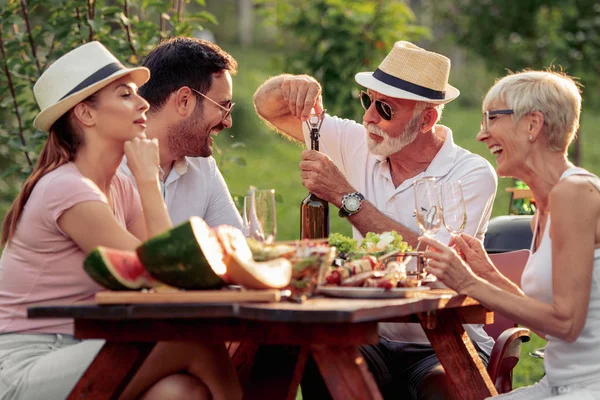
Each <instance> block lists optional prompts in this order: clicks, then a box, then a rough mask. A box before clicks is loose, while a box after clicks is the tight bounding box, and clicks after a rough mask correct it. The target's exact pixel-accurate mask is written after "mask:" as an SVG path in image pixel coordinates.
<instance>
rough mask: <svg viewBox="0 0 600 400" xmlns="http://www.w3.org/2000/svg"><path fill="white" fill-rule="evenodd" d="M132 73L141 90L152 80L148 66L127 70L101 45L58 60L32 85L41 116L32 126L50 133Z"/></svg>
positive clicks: (79, 50) (36, 118)
mask: <svg viewBox="0 0 600 400" xmlns="http://www.w3.org/2000/svg"><path fill="white" fill-rule="evenodd" d="M129 74H131V78H132V79H133V81H134V82H135V84H136V85H137V86H138V87H139V86H141V85H143V84H144V83H146V81H147V80H148V79H149V78H150V71H149V70H148V68H145V67H137V68H126V67H124V66H123V64H121V63H120V62H119V60H117V58H116V57H115V56H113V55H112V53H111V52H110V51H108V49H106V47H104V46H103V45H102V44H101V43H100V42H90V43H86V44H84V45H82V46H79V47H77V48H76V49H74V50H71V51H70V52H68V53H67V54H65V55H64V56H62V57H60V58H59V59H58V60H56V61H55V62H54V63H53V64H52V65H50V67H48V69H47V70H46V71H44V73H43V74H42V76H40V78H39V79H38V80H37V82H36V83H35V85H34V86H33V94H34V95H35V100H36V101H37V103H38V105H39V106H40V109H41V111H40V113H39V114H38V115H37V117H35V120H34V121H33V126H35V127H36V128H37V129H40V130H42V131H44V132H48V131H49V130H50V127H51V126H52V124H54V122H56V120H57V119H59V118H60V117H61V116H63V115H64V114H65V113H66V112H67V111H69V110H70V109H71V108H73V107H75V106H76V105H77V104H78V103H80V102H81V101H83V100H85V99H86V98H87V97H89V96H91V95H92V94H94V93H96V92H97V91H98V90H100V89H102V88H103V87H105V86H107V85H109V84H110V83H111V82H113V81H115V80H117V79H119V78H121V77H123V76H125V75H129Z"/></svg>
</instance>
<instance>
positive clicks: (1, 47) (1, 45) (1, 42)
mask: <svg viewBox="0 0 600 400" xmlns="http://www.w3.org/2000/svg"><path fill="white" fill-rule="evenodd" d="M2 34H3V27H2V24H0V53H2V60H3V61H4V65H3V67H4V73H5V74H6V81H7V83H8V89H9V91H10V95H11V97H12V100H13V106H14V107H15V115H16V116H17V123H18V125H19V138H20V139H21V144H22V145H23V147H25V146H26V145H27V142H26V141H25V135H24V134H23V121H21V114H20V113H19V104H18V103H17V95H16V93H15V86H14V85H13V82H12V76H11V74H10V70H9V69H8V61H7V59H6V52H5V51H4V38H3V35H2ZM23 153H24V154H25V158H26V159H27V163H28V164H29V166H30V167H32V166H33V162H31V158H29V153H28V152H27V150H23Z"/></svg>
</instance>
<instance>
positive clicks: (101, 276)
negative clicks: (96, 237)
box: [83, 246, 142, 290]
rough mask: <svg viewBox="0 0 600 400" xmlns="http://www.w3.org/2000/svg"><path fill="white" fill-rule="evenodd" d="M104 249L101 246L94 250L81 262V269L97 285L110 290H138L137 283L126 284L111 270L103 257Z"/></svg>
mask: <svg viewBox="0 0 600 400" xmlns="http://www.w3.org/2000/svg"><path fill="white" fill-rule="evenodd" d="M105 251H106V249H105V248H104V247H102V246H100V247H97V248H95V249H94V250H93V251H92V252H91V253H90V254H88V256H87V257H86V258H85V260H84V261H83V269H84V270H85V272H87V274H88V275H89V276H90V277H91V278H92V279H93V280H95V281H96V282H97V283H98V284H100V285H102V286H104V287H105V288H107V289H110V290H132V289H140V288H141V287H142V285H141V284H140V283H139V282H137V281H136V282H127V281H125V280H123V279H121V277H120V276H119V274H118V273H117V272H116V271H114V270H113V269H112V265H111V263H110V261H109V260H108V259H107V258H106V257H105V255H104V252H105Z"/></svg>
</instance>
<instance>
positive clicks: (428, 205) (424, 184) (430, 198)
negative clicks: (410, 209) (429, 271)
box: [414, 178, 442, 274]
mask: <svg viewBox="0 0 600 400" xmlns="http://www.w3.org/2000/svg"><path fill="white" fill-rule="evenodd" d="M414 187H415V216H416V218H417V225H419V229H420V230H421V234H422V235H423V236H433V235H435V234H436V233H437V232H438V231H439V230H440V227H441V226H442V213H441V210H440V206H439V204H440V202H439V196H438V187H437V179H436V178H423V179H419V180H416V181H415V183H414ZM420 245H421V242H419V243H418V244H417V248H416V249H415V251H416V252H418V251H419V246H420ZM417 258H419V257H417ZM425 263H427V261H425ZM416 272H417V273H418V274H420V273H421V272H423V271H422V270H421V263H420V262H418V263H417V265H416Z"/></svg>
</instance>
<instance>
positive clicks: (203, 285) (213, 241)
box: [136, 217, 227, 289]
mask: <svg viewBox="0 0 600 400" xmlns="http://www.w3.org/2000/svg"><path fill="white" fill-rule="evenodd" d="M136 251H137V254H138V256H139V257H140V260H141V261H142V263H143V264H144V266H145V267H146V270H147V271H148V272H149V273H150V275H152V277H154V278H156V279H157V280H159V281H161V282H163V283H166V284H167V285H170V286H174V287H178V288H183V289H217V288H219V287H221V286H223V285H224V283H225V282H224V280H223V276H224V275H225V272H226V270H227V269H226V266H225V263H224V262H223V256H224V254H223V249H222V247H221V244H220V243H219V240H218V239H217V236H216V234H215V233H214V232H213V230H212V229H211V228H210V227H209V226H208V225H207V224H206V222H204V220H203V219H202V218H200V217H192V218H190V220H189V221H187V222H184V223H183V224H181V225H179V226H176V227H175V228H173V229H171V230H169V231H167V232H164V233H162V234H160V235H157V236H155V237H153V238H151V239H150V240H148V241H146V242H144V243H143V244H142V245H141V246H139V247H138V248H137V250H136Z"/></svg>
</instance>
